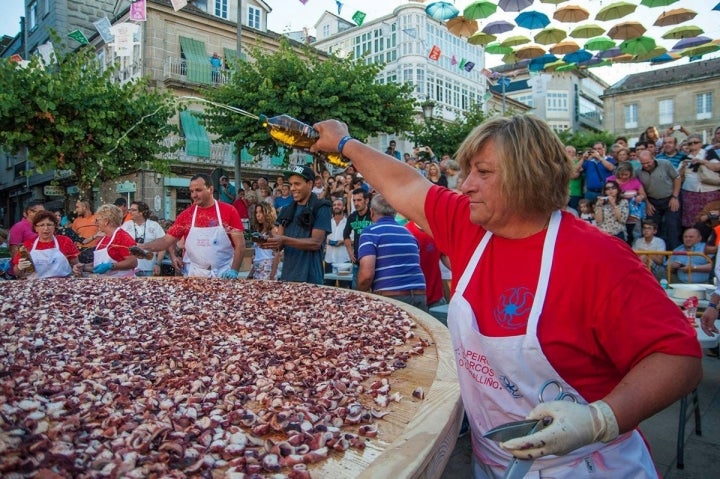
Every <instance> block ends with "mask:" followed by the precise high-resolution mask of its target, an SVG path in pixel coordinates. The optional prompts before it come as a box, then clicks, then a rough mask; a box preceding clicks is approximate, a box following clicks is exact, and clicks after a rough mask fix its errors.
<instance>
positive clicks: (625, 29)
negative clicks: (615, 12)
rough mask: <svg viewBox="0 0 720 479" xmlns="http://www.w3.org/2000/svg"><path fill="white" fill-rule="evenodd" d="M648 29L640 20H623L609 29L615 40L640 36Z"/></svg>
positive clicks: (609, 33) (610, 35) (609, 34)
mask: <svg viewBox="0 0 720 479" xmlns="http://www.w3.org/2000/svg"><path fill="white" fill-rule="evenodd" d="M646 31H647V29H646V28H645V27H644V26H642V24H641V23H639V22H622V23H618V24H617V25H615V26H614V27H612V28H611V29H610V30H608V36H609V37H610V38H614V39H615V40H628V39H630V38H636V37H639V36H640V35H642V34H643V33H645V32H646Z"/></svg>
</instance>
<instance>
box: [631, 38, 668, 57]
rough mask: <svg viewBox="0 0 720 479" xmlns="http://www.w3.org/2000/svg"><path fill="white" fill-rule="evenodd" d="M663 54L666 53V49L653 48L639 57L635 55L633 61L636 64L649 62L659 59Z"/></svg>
mask: <svg viewBox="0 0 720 479" xmlns="http://www.w3.org/2000/svg"><path fill="white" fill-rule="evenodd" d="M636 40H637V39H636ZM664 53H667V48H665V47H659V46H656V47H655V48H653V49H652V50H650V51H649V52H647V53H641V54H639V55H635V61H636V62H649V61H651V60H652V59H653V58H656V57H659V56H660V55H662V54H664Z"/></svg>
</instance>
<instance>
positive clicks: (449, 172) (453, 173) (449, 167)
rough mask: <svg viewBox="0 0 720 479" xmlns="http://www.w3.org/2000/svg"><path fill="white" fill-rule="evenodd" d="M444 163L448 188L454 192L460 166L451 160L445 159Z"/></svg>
mask: <svg viewBox="0 0 720 479" xmlns="http://www.w3.org/2000/svg"><path fill="white" fill-rule="evenodd" d="M446 161H447V163H445V170H446V171H445V177H446V178H447V184H448V188H450V189H451V190H454V189H456V188H457V185H458V178H460V165H458V162H457V161H455V160H452V159H447V160H446Z"/></svg>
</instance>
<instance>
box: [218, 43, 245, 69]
mask: <svg viewBox="0 0 720 479" xmlns="http://www.w3.org/2000/svg"><path fill="white" fill-rule="evenodd" d="M223 53H224V54H225V61H226V62H227V64H228V65H230V66H232V64H233V62H234V61H235V59H236V58H237V50H233V49H232V48H227V47H226V48H224V49H223ZM240 59H241V60H244V61H247V55H246V54H245V52H243V53H242V54H241V55H240Z"/></svg>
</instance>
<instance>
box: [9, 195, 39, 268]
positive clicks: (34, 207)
mask: <svg viewBox="0 0 720 479" xmlns="http://www.w3.org/2000/svg"><path fill="white" fill-rule="evenodd" d="M43 210H45V206H43V202H42V201H40V200H30V201H28V203H27V204H26V205H25V209H24V210H23V217H22V218H20V221H18V222H17V223H15V224H14V225H12V226H11V227H10V230H9V231H8V248H9V250H10V256H15V253H17V250H18V248H19V247H20V245H22V244H23V243H25V241H27V240H34V239H35V238H37V236H38V234H37V233H36V232H35V229H33V223H32V221H33V218H34V217H35V215H36V214H37V213H39V212H40V211H43Z"/></svg>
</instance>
